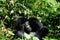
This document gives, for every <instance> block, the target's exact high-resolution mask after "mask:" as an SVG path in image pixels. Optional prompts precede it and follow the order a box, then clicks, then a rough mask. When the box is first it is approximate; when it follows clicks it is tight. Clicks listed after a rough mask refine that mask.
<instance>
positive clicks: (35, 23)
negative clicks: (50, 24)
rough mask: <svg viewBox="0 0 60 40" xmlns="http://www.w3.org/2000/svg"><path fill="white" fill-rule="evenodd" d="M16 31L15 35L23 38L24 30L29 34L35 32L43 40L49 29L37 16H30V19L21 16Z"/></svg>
mask: <svg viewBox="0 0 60 40" xmlns="http://www.w3.org/2000/svg"><path fill="white" fill-rule="evenodd" d="M16 30H17V31H16V32H15V36H17V37H20V38H22V37H23V34H24V32H26V33H27V34H33V35H34V36H36V37H38V38H39V39H40V40H42V37H44V36H46V35H47V34H48V29H47V27H46V26H43V24H42V23H41V22H39V20H38V19H37V18H34V17H30V18H29V19H27V18H25V17H24V16H20V17H19V18H18V19H17V21H16Z"/></svg>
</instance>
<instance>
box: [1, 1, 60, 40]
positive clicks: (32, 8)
mask: <svg viewBox="0 0 60 40" xmlns="http://www.w3.org/2000/svg"><path fill="white" fill-rule="evenodd" d="M21 12H24V13H25V14H26V16H25V17H26V18H29V17H30V16H34V17H36V18H38V19H39V20H40V21H41V22H42V23H43V25H45V26H47V27H48V29H49V33H48V35H47V36H46V37H44V38H43V39H44V40H60V0H0V40H11V38H12V37H13V35H14V34H13V31H14V27H15V23H16V19H17V17H19V16H20V14H21ZM5 27H6V28H5ZM4 35H5V36H4ZM26 36H27V35H26ZM14 40H19V39H14ZM23 40H24V39H23ZM34 40H35V39H34Z"/></svg>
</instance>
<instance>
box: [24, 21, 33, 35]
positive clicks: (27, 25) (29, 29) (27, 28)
mask: <svg viewBox="0 0 60 40" xmlns="http://www.w3.org/2000/svg"><path fill="white" fill-rule="evenodd" d="M31 31H32V28H31V27H30V25H29V21H27V22H25V23H24V32H26V33H28V34H29V33H30V32H31Z"/></svg>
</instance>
